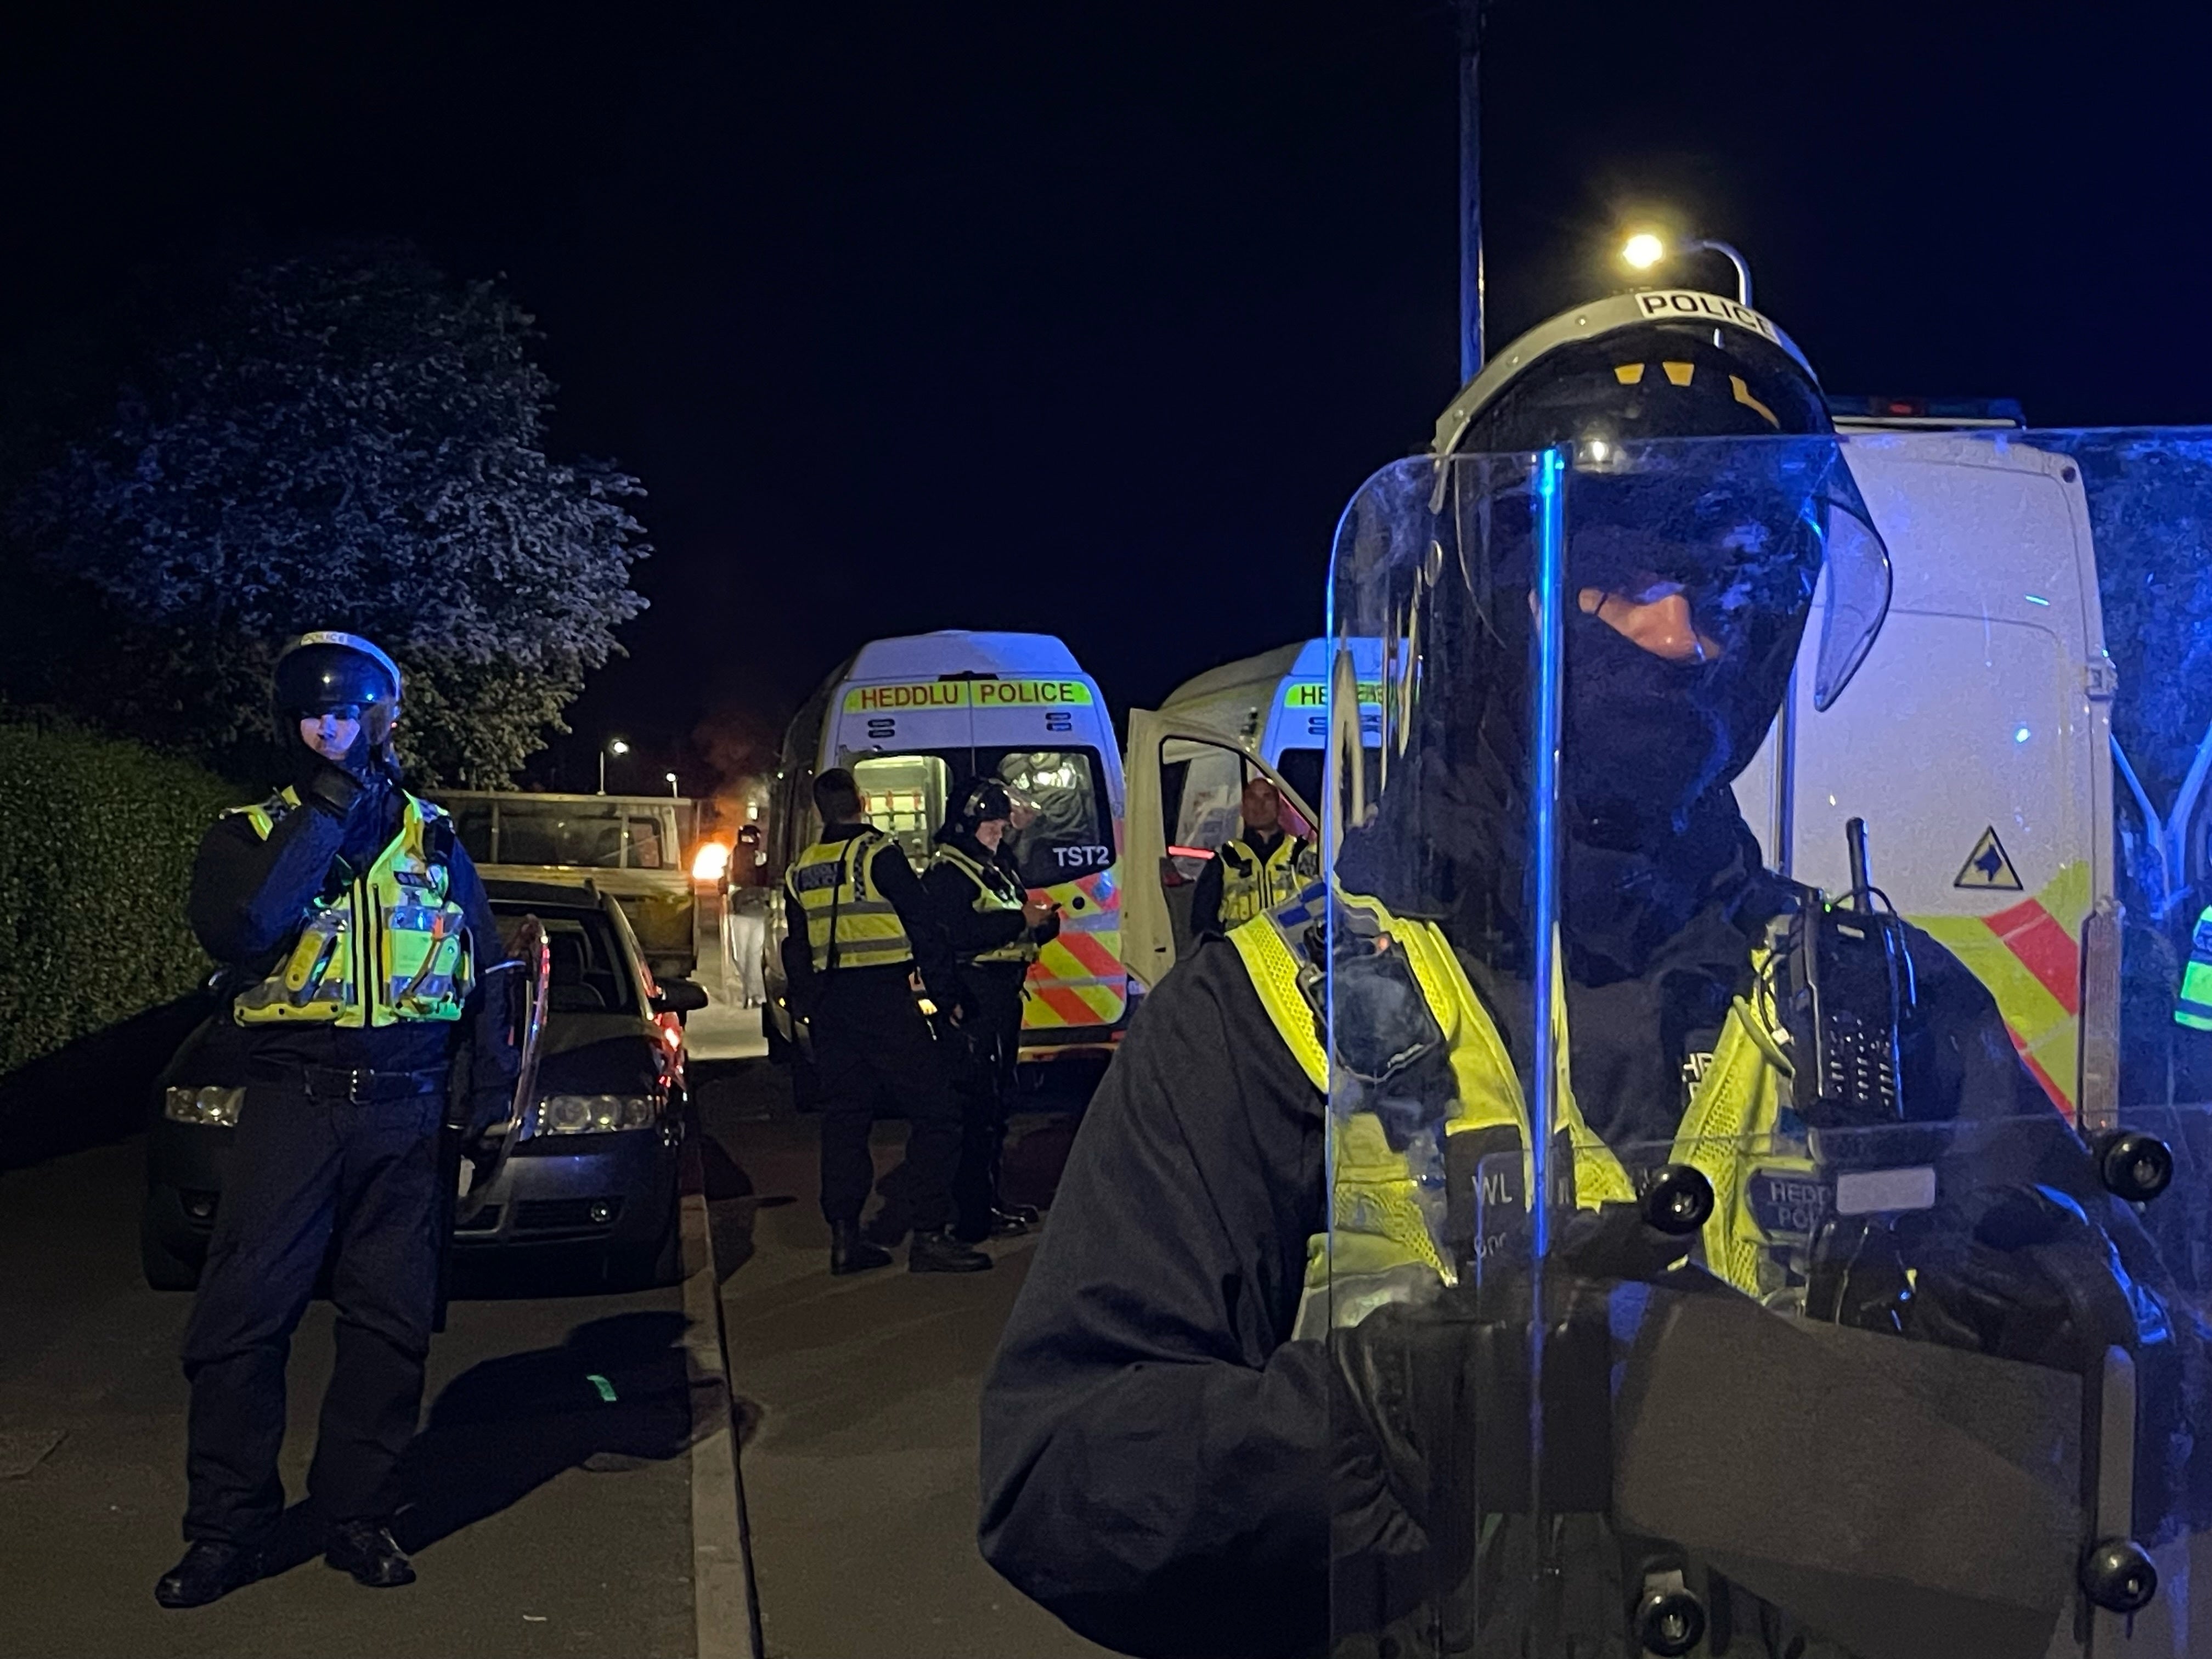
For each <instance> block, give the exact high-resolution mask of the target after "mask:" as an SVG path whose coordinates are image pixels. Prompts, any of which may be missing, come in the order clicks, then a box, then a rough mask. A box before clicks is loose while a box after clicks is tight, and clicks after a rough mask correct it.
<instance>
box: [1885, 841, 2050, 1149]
mask: <svg viewBox="0 0 2212 1659" xmlns="http://www.w3.org/2000/svg"><path fill="white" fill-rule="evenodd" d="M2088 914H2089V866H2087V864H2085V863H2081V862H2075V863H2073V864H2069V865H2066V866H2063V867H2062V868H2061V869H2060V870H2059V872H2058V873H2057V875H2056V876H2054V877H2052V878H2051V883H2050V884H2049V885H2048V886H2046V887H2045V888H2044V890H2042V891H2041V892H2039V893H2038V894H2037V895H2036V896H2034V897H2033V898H2028V899H2022V900H2021V902H2019V903H2017V904H2013V905H2008V906H2007V907H2006V908H2003V909H2002V910H1998V911H1996V912H1993V913H1992V914H1990V915H1986V916H1908V917H1907V918H1906V920H1907V921H1910V922H1911V923H1912V924H1913V926H1915V927H1919V928H1922V929H1924V930H1925V931H1926V932H1927V933H1930V934H1932V935H1933V936H1934V937H1935V938H1936V939H1937V940H1938V941H1939V942H1941V943H1942V944H1943V945H1947V946H1948V947H1949V949H1950V951H1951V952H1952V954H1953V955H1954V956H1956V957H1958V958H1959V960H1960V961H1961V962H1963V963H1966V966H1967V967H1969V968H1971V969H1973V970H1974V975H1975V977H1976V978H1978V979H1979V980H1980V981H1982V983H1983V984H1984V985H1986V986H1988V987H1990V995H1992V996H1994V997H1995V998H1996V1000H1997V1009H1998V1012H2001V1013H2002V1014H2003V1015H2004V1020H2005V1025H2006V1027H2007V1028H2008V1030H2010V1031H2011V1033H2012V1041H2013V1046H2014V1047H2015V1048H2018V1049H2019V1050H2020V1056H2021V1059H2022V1060H2025V1061H2027V1069H2028V1070H2029V1071H2031V1072H2033V1073H2035V1080H2036V1081H2037V1082H2039V1083H2040V1084H2041V1085H2043V1088H2044V1092H2045V1093H2046V1094H2048V1095H2049V1096H2050V1097H2051V1101H2052V1103H2054V1104H2056V1105H2057V1108H2058V1109H2059V1110H2061V1111H2062V1112H2064V1113H2065V1114H2066V1115H2068V1116H2069V1117H2070V1116H2072V1115H2074V1109H2075V1099H2074V1091H2075V1087H2076V1079H2078V1078H2079V1077H2080V1075H2081V1069H2080V1067H2081V925H2082V922H2083V921H2085V920H2086V919H2087V916H2088Z"/></svg>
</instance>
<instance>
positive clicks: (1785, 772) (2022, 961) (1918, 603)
mask: <svg viewBox="0 0 2212 1659" xmlns="http://www.w3.org/2000/svg"><path fill="white" fill-rule="evenodd" d="M1975 424H1978V422H1971V421H1966V420H1960V419H1958V418H1955V417H1945V416H1941V415H1936V416H1930V415H1928V414H1927V413H1926V412H1925V411H1924V410H1922V411H1917V412H1916V413H1914V414H1912V415H1910V416H1898V417H1897V418H1895V419H1890V420H1885V419H1882V418H1879V415H1878V414H1869V416H1863V417H1862V418H1860V419H1857V420H1853V419H1851V418H1850V417H1849V416H1839V419H1838V428H1839V429H1840V430H1842V431H1844V433H1845V434H1847V442H1846V444H1845V455H1846V457H1847V459H1848V463H1849V465H1850V469H1851V471H1852V474H1853V476H1854V477H1856V479H1857V483H1858V485H1859V489H1860V491H1861V494H1862V495H1863V497H1864V498H1865V501H1866V502H1867V504H1868V507H1869V509H1870V511H1871V512H1872V513H1873V516H1874V520H1875V526H1876V527H1877V528H1878V529H1880V531H1881V534H1882V537H1883V538H1884V540H1885V541H1886V542H1887V544H1888V548H1889V553H1890V559H1891V563H1892V567H1893V592H1892V597H1891V600H1890V606H1889V612H1888V617H1887V621H1886V622H1885V623H1884V625H1883V627H1882V630H1881V635H1880V636H1879V637H1878V638H1877V640H1876V641H1875V645H1874V647H1873V650H1872V652H1871V653H1870V654H1869V656H1868V658H1867V659H1866V661H1865V662H1864V663H1863V665H1861V667H1860V668H1859V671H1858V672H1857V676H1856V677H1855V678H1853V680H1852V682H1851V684H1850V687H1849V689H1848V690H1846V691H1845V693H1844V696H1843V697H1842V698H1841V699H1840V701H1838V702H1837V703H1836V705H1835V706H1834V707H1833V708H1831V709H1830V710H1829V711H1828V712H1826V713H1825V714H1816V713H1815V712H1814V708H1813V704H1812V695H1813V694H1812V685H1813V679H1814V675H1813V664H1814V657H1815V655H1816V653H1818V651H1819V648H1820V640H1819V634H1820V628H1819V621H1818V618H1819V611H1818V606H1817V604H1816V607H1815V612H1814V624H1813V625H1812V626H1810V627H1808V629H1807V632H1806V641H1805V645H1804V647H1803V651H1802V656H1801V664H1800V666H1801V669H1802V671H1801V672H1800V673H1799V674H1798V675H1797V677H1796V682H1795V690H1794V693H1793V698H1792V701H1791V702H1790V706H1789V708H1787V709H1786V710H1785V712H1784V715H1783V716H1782V718H1781V719H1779V720H1778V721H1777V722H1776V726H1775V729H1774V731H1772V732H1770V733H1769V736H1768V738H1767V741H1766V743H1765V746H1764V747H1763V748H1762V750H1760V752H1759V756H1758V757H1757V758H1756V759H1755V760H1754V761H1753V763H1752V764H1751V766H1750V767H1749V768H1748V769H1747V770H1746V771H1745V772H1744V773H1743V775H1741V777H1740V778H1739V779H1738V780H1737V781H1736V786H1735V789H1736V796H1737V799H1738V801H1739V803H1740V805H1741V807H1742V809H1743V813H1744V817H1745V819H1746V821H1747V823H1749V824H1750V825H1751V827H1752V829H1753V831H1754V832H1756V833H1757V834H1758V836H1759V841H1760V843H1761V845H1762V847H1763V848H1764V849H1765V854H1766V859H1767V862H1768V863H1769V864H1770V865H1771V866H1773V867H1774V868H1776V869H1778V870H1780V871H1782V872H1784V873H1785V874H1788V875H1790V876H1791V877H1793V878H1795V879H1796V880H1798V881H1801V882H1804V883H1807V884H1811V885H1814V886H1818V887H1821V888H1824V889H1826V890H1828V891H1830V892H1841V891H1844V890H1847V889H1848V888H1849V886H1850V878H1849V874H1848V867H1847V863H1846V854H1845V843H1844V823H1845V822H1846V820H1848V819H1850V818H1852V817H1862V818H1864V819H1865V820H1866V823H1867V828H1868V836H1869V844H1870V848H1871V852H1872V868H1873V875H1874V878H1875V884H1876V885H1877V886H1878V887H1879V888H1881V890H1882V891H1883V893H1884V894H1885V895H1887V897H1888V898H1889V900H1890V901H1891V902H1892V903H1893V905H1894V907H1895V908H1897V909H1898V910H1899V911H1900V912H1901V913H1903V915H1905V917H1906V918H1907V919H1908V920H1910V921H1912V922H1914V923H1916V924H1917V925H1918V926H1919V927H1923V928H1925V929H1926V930H1927V931H1928V932H1929V933H1932V934H1934V935H1935V936H1936V938H1937V939H1940V940H1942V943H1943V944H1944V945H1947V946H1948V947H1949V948H1950V949H1951V951H1953V952H1954V954H1956V955H1957V956H1958V957H1960V959H1961V960H1962V961H1964V962H1965V963H1966V965H1967V966H1968V967H1970V968H1971V969H1973V971H1974V972H1975V973H1976V974H1977V975H1978V976H1979V977H1980V978H1981V979H1982V981H1983V982H1984V984H1986V985H1987V986H1988V987H1989V988H1990V992H1991V993H1992V994H1993V995H1994V996H1995V997H1996V1002H1997V1006H1999V1008H2000V1009H2001V1010H2002V1012H2003V1014H2004V1018H2005V1022H2006V1024H2007V1025H2008V1027H2009V1029H2010V1031H2011V1035H2012V1037H2013V1041H2014V1043H2015V1046H2016V1047H2017V1048H2019V1050H2020V1052H2021V1054H2022V1056H2023V1057H2024V1058H2025V1060H2027V1065H2028V1067H2029V1069H2030V1070H2031V1071H2033V1073H2034V1074H2035V1076H2036V1078H2037V1079H2038V1081H2039V1082H2040V1083H2041V1084H2042V1085H2043V1087H2044V1089H2045V1091H2046V1092H2048V1093H2049V1094H2050V1096H2051V1098H2052V1100H2053V1101H2054V1102H2055V1103H2057V1105H2058V1106H2059V1107H2060V1108H2061V1109H2063V1110H2065V1111H2066V1112H2067V1113H2068V1114H2069V1115H2075V1114H2077V1113H2078V1114H2080V1115H2082V1116H2084V1117H2087V1118H2089V1119H2090V1120H2091V1121H2099V1120H2100V1118H2101V1115H2103V1114H2106V1113H2108V1112H2109V1111H2110V1110H2111V1109H2112V1107H2113V1105H2114V1104H2115V1103H2116V1098H2115V1091H2116V1089H2117V1069H2118V1004H2119V940H2118V907H2117V905H2116V902H2115V891H2116V885H2117V883H2118V871H2117V869H2116V849H2115V844H2114V831H2113V767H2112V763H2111V760H2110V758H2109V757H2110V754H2111V743H2112V696H2113V693H2114V690H2115V684H2116V676H2115V674H2114V671H2113V668H2112V663H2111V661H2110V660H2109V659H2107V657H2106V653H2105V641H2104V624H2103V611H2102V607H2101V605H2100V600H2099V596H2098V588H2097V567H2096V560H2095V554H2094V545H2093V538H2092V535H2091V518H2090V510H2089V502H2088V499H2087V493H2086V491H2085V488H2084V483H2083V479H2082V475H2081V467H2080V465H2079V464H2078V463H2077V460H2076V459H2075V456H2074V455H2073V454H2071V453H2068V449H2069V442H2068V441H2066V440H2060V439H2053V438H2050V437H2048V436H2047V435H2035V434H2022V435H2020V436H2018V437H2014V436H2012V435H2008V434H2005V433H2002V432H1984V433H1975V432H1972V431H1966V430H1960V429H1956V428H1960V427H1964V426H1972V425H1975ZM1991 424H1996V423H1995V422H1991ZM2002 424H2003V425H2005V426H2011V425H2013V424H2014V422H2011V421H2006V422H2002ZM2039 440H2041V441H2039ZM1363 643H1364V642H1360V641H1354V642H1353V645H1354V650H1355V660H1354V665H1353V671H1352V675H1351V676H1350V677H1349V678H1351V679H1352V680H1353V681H1354V682H1355V683H1356V684H1358V687H1359V690H1358V699H1359V702H1360V715H1361V721H1360V724H1361V727H1362V734H1363V738H1364V740H1365V742H1366V744H1369V745H1370V747H1369V748H1368V749H1367V750H1366V751H1365V752H1366V754H1367V757H1368V761H1367V763H1368V765H1369V766H1370V767H1372V765H1373V761H1374V750H1373V749H1372V747H1371V745H1372V744H1375V743H1376V741H1377V740H1378V738H1379V732H1377V729H1376V723H1375V716H1376V714H1378V713H1379V705H1380V704H1381V702H1383V699H1384V698H1386V697H1387V696H1389V688H1390V686H1391V684H1393V683H1394V677H1393V676H1392V675H1391V674H1390V673H1389V672H1388V671H1386V667H1385V664H1384V662H1383V658H1382V655H1381V653H1380V652H1379V651H1376V652H1374V653H1373V654H1370V655H1369V656H1368V657H1367V659H1366V660H1364V661H1362V660H1358V657H1357V653H1358V650H1359V649H1360V648H1361V647H1362V645H1363ZM1329 650H1330V647H1329V646H1328V642H1326V641H1309V642H1308V643H1307V644H1305V645H1304V646H1299V647H1284V648H1283V649H1282V650H1280V651H1278V652H1273V653H1267V654H1266V655H1263V656H1261V657H1256V658H1252V659H1248V660H1247V661H1245V662H1243V663H1237V664H1231V665H1227V666H1226V667H1224V668H1220V669H1217V670H1215V671H1212V673H1210V674H1206V675H1201V676H1200V677H1199V678H1196V679H1194V680H1192V681H1190V682H1188V683H1187V684H1185V685H1183V686H1182V687H1181V688H1179V689H1178V690H1177V691H1176V694H1175V696H1173V697H1172V698H1170V701H1169V702H1168V704H1167V705H1166V706H1165V707H1164V708H1161V709H1160V710H1158V711H1156V712H1155V711H1147V710H1135V711H1133V712H1132V714H1131V715H1130V722H1129V751H1128V757H1127V774H1128V778H1129V791H1130V860H1129V862H1130V867H1131V868H1132V869H1133V870H1137V871H1139V872H1146V875H1147V877H1148V879H1145V880H1140V881H1139V882H1137V883H1135V884H1133V885H1132V887H1131V889H1130V890H1129V892H1128V893H1127V915H1126V920H1125V923H1124V935H1125V939H1126V951H1127V961H1128V963H1129V967H1130V971H1131V972H1132V974H1133V975H1135V976H1136V977H1137V978H1138V979H1139V981H1142V982H1144V983H1146V984H1147V985H1149V984H1152V983H1155V982H1157V981H1158V976H1159V975H1161V974H1162V973H1164V972H1165V971H1166V969H1168V968H1169V967H1170V966H1171V965H1172V963H1174V961H1175V959H1176V955H1177V954H1178V953H1179V952H1180V951H1184V950H1188V948H1189V939H1188V927H1187V923H1186V922H1185V921H1183V920H1182V918H1183V917H1185V916H1187V913H1188V902H1189V900H1188V891H1187V884H1188V882H1189V881H1190V880H1191V879H1192V878H1193V877H1192V871H1193V869H1194V860H1196V862H1197V865H1199V866H1202V859H1203V856H1205V855H1206V854H1207V853H1208V852H1209V850H1210V846H1212V845H1218V842H1219V839H1220V838H1221V837H1223V836H1226V834H1227V833H1228V829H1227V828H1226V827H1220V826H1225V825H1226V824H1227V823H1228V822H1229V821H1230V820H1231V819H1232V818H1233V814H1234V811H1235V805H1234V801H1235V791H1236V788H1237V786H1238V785H1239V783H1241V781H1242V779H1243V777H1245V776H1249V775H1253V774H1254V773H1258V774H1260V775H1267V776H1271V777H1273V778H1274V779H1275V781H1277V783H1278V785H1279V787H1282V788H1284V789H1285V791H1286V792H1287V793H1288V795H1289V797H1290V798H1291V799H1292V800H1293V802H1294V803H1295V805H1296V807H1297V810H1298V811H1300V812H1302V813H1304V815H1306V816H1307V817H1311V815H1312V811H1313V809H1314V808H1315V807H1318V806H1321V805H1323V803H1322V799H1321V795H1322V789H1321V787H1320V782H1319V766H1318V761H1319V754H1318V753H1317V752H1316V751H1314V750H1310V749H1308V748H1307V747H1306V746H1305V743H1304V737H1306V736H1310V734H1311V733H1313V732H1322V733H1326V732H1328V729H1329V727H1328V720H1327V718H1326V717H1327V714H1328V702H1329V688H1330V686H1331V684H1341V683H1342V681H1341V680H1338V679H1335V678H1334V677H1332V676H1331V675H1330V674H1329V673H1328V671H1327V663H1328V654H1329ZM1270 686H1273V687H1274V688H1275V689H1274V690H1273V691H1272V692H1271V691H1270V690H1269V689H1268V688H1269V687H1270ZM1307 687H1315V688H1317V689H1316V690H1305V689H1304V688H1307ZM1313 698H1317V699H1318V700H1319V702H1320V703H1321V708H1319V710H1318V711H1316V714H1317V718H1316V723H1315V724H1313V725H1311V726H1306V727H1303V728H1302V727H1301V726H1299V724H1298V720H1299V719H1300V717H1301V716H1304V715H1306V714H1308V710H1307V708H1306V701H1307V700H1308V699H1313ZM1870 757H1880V758H1879V762H1878V771H1875V772H1874V773H1871V774H1870V773H1869V763H1870ZM1371 798H1372V792H1371V789H1370V799H1371ZM1308 803H1311V805H1308ZM1217 827H1218V834H1217V833H1216V829H1217ZM1209 835H1211V836H1213V839H1212V842H1210V843H1208V842H1207V841H1206V837H1207V836H1209ZM1154 872H1157V873H1154Z"/></svg>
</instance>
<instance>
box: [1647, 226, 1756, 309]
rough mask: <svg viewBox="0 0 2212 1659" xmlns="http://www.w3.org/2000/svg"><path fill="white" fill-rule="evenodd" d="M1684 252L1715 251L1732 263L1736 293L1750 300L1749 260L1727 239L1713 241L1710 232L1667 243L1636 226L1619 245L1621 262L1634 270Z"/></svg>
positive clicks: (1741, 299)
mask: <svg viewBox="0 0 2212 1659" xmlns="http://www.w3.org/2000/svg"><path fill="white" fill-rule="evenodd" d="M1685 253H1717V254H1719V255H1720V256H1721V258H1723V259H1726V260H1727V261H1728V262H1729V264H1732V265H1734V266H1735V297H1736V300H1737V302H1738V303H1739V304H1741V305H1749V304H1750V303H1751V263H1750V261H1749V260H1747V259H1746V258H1744V257H1743V255H1742V254H1741V253H1739V252H1737V251H1736V250H1735V248H1732V247H1730V246H1729V245H1728V244H1727V243H1726V242H1721V241H1716V240H1713V239H1712V238H1711V237H1710V236H1699V237H1697V238H1695V239H1693V240H1690V241H1687V242H1683V243H1680V244H1678V245H1677V246H1674V247H1671V248H1670V247H1668V246H1667V243H1666V240H1665V239H1664V238H1662V237H1661V236H1660V235H1659V234H1657V233H1656V232H1653V231H1649V230H1639V231H1638V232H1637V233H1636V234H1634V235H1633V236H1632V237H1630V238H1629V239H1628V240H1627V241H1626V242H1624V243H1623V244H1622V245H1621V249H1620V258H1621V262H1622V263H1623V264H1626V265H1627V266H1628V267H1629V268H1630V269H1632V270H1650V269H1651V267H1652V266H1654V265H1656V264H1658V263H1659V262H1660V261H1661V260H1662V259H1665V258H1669V257H1674V256H1680V255H1681V254H1685Z"/></svg>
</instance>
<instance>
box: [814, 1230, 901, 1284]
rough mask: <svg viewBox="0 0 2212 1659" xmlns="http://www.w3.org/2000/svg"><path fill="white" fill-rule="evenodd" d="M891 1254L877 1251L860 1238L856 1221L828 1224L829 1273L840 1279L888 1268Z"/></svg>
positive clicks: (885, 1251) (882, 1250) (880, 1250)
mask: <svg viewBox="0 0 2212 1659" xmlns="http://www.w3.org/2000/svg"><path fill="white" fill-rule="evenodd" d="M890 1265H891V1253H890V1251H889V1250H884V1249H878V1248H877V1247H876V1246H875V1245H873V1244H871V1243H868V1241H867V1240H866V1239H865V1238H862V1237H860V1223H859V1222H857V1221H834V1222H832V1223H830V1224H829V1271H830V1272H831V1273H835V1274H836V1275H837V1276H838V1277H840V1278H842V1277H843V1276H844V1275H845V1274H847V1273H866V1272H867V1271H868V1269H869V1268H871V1267H890Z"/></svg>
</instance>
